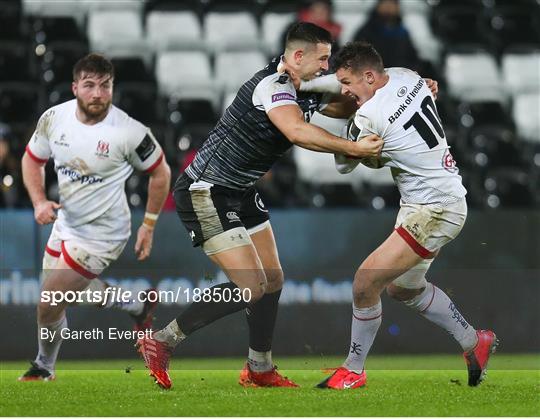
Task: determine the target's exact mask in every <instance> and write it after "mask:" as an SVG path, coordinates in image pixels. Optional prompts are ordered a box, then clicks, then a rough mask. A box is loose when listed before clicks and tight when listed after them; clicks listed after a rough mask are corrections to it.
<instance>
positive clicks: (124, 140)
mask: <svg viewBox="0 0 540 419" xmlns="http://www.w3.org/2000/svg"><path fill="white" fill-rule="evenodd" d="M76 108H77V101H76V99H73V100H70V101H68V102H65V103H62V104H60V105H57V106H54V107H52V108H50V109H48V110H47V111H46V112H44V113H43V115H42V116H41V118H40V119H39V122H38V124H37V127H36V131H35V132H34V135H33V136H32V138H31V139H30V141H29V143H28V145H27V146H26V151H27V153H28V155H29V156H30V157H31V158H33V159H34V160H36V161H38V162H40V163H45V162H46V161H47V160H48V159H49V158H51V157H52V158H53V159H54V168H55V171H56V173H57V176H58V191H59V196H60V204H61V205H62V208H61V209H60V210H59V211H58V219H57V221H56V223H57V227H58V231H59V235H60V238H61V239H62V240H67V239H70V238H83V239H91V240H113V241H114V240H126V239H127V238H128V237H129V235H130V230H131V228H130V226H131V214H130V210H129V207H128V203H127V199H126V194H125V191H124V185H125V182H126V180H127V178H128V177H129V176H130V175H131V173H132V172H133V169H138V170H142V171H146V172H151V171H152V170H153V169H154V168H155V167H157V166H158V165H159V163H160V162H161V160H162V159H163V153H162V151H161V147H160V146H159V144H158V143H157V141H156V139H155V138H154V136H153V135H152V133H151V132H150V130H149V129H148V128H147V127H145V126H144V125H143V124H141V123H140V122H138V121H136V120H134V119H133V118H131V117H129V116H128V115H127V114H126V113H125V112H123V111H122V110H120V109H118V108H117V107H115V106H111V108H110V110H109V113H108V114H107V116H106V117H105V119H104V120H103V121H101V122H99V123H97V124H95V125H86V124H83V123H82V122H80V121H79V120H78V119H77V117H76V116H75V111H76Z"/></svg>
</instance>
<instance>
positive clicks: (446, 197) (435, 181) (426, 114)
mask: <svg viewBox="0 0 540 419" xmlns="http://www.w3.org/2000/svg"><path fill="white" fill-rule="evenodd" d="M386 73H387V74H388V76H389V80H388V82H387V83H386V85H385V86H383V87H382V88H380V89H378V90H377V91H376V92H375V95H374V96H373V97H372V98H371V99H369V100H368V101H367V102H365V103H364V104H363V105H362V106H361V107H360V108H359V109H358V110H357V111H356V115H355V117H354V125H355V126H356V127H355V126H351V129H350V130H349V135H351V134H352V135H353V136H354V137H355V138H354V139H355V140H356V139H359V138H362V137H365V136H366V135H369V134H377V135H378V136H379V137H381V138H382V139H383V140H384V146H383V149H382V153H381V159H380V163H381V164H382V165H383V166H386V167H390V169H391V172H392V176H393V178H394V181H395V183H396V186H397V187H398V189H399V192H400V194H401V198H402V200H403V201H404V202H405V203H410V204H428V203H450V202H455V201H457V200H458V199H460V198H462V197H464V196H465V194H466V193H467V191H466V189H465V188H464V187H463V184H462V182H461V176H460V175H459V173H458V168H457V166H456V163H455V161H454V159H453V158H452V155H451V154H450V147H449V146H448V143H447V142H446V137H445V134H444V130H443V128H442V125H441V121H440V119H439V116H438V113H437V109H436V107H435V104H434V100H433V96H432V94H431V91H430V90H429V88H428V87H427V85H426V81H425V80H424V79H423V78H421V77H420V76H419V75H418V74H417V73H415V72H414V71H411V70H408V69H405V68H388V69H386ZM349 138H350V139H353V138H351V137H349Z"/></svg>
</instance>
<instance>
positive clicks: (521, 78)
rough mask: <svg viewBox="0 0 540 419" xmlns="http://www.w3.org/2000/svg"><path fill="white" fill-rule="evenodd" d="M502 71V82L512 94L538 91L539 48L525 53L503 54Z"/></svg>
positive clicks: (539, 76)
mask: <svg viewBox="0 0 540 419" xmlns="http://www.w3.org/2000/svg"><path fill="white" fill-rule="evenodd" d="M502 73H503V78H504V84H505V86H506V88H507V90H508V93H509V94H511V95H512V96H513V95H515V94H518V93H526V92H529V93H531V92H535V91H536V92H540V50H537V51H536V52H529V53H527V54H514V53H507V54H504V55H503V56H502Z"/></svg>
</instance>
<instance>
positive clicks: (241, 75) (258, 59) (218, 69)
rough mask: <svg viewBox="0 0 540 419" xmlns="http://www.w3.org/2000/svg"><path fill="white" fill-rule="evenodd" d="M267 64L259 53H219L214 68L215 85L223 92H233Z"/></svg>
mask: <svg viewBox="0 0 540 419" xmlns="http://www.w3.org/2000/svg"><path fill="white" fill-rule="evenodd" d="M267 64H268V63H267V60H266V57H265V56H264V55H263V54H262V53H261V52H259V51H242V52H227V51H225V52H219V53H217V55H216V57H215V66H214V67H215V73H216V81H217V84H218V86H219V87H220V88H221V89H222V90H223V91H224V92H235V91H237V90H238V89H239V88H240V86H242V84H244V83H245V82H246V81H247V80H249V79H250V78H251V77H253V75H254V74H255V73H256V72H257V71H259V70H262V69H263V68H264V67H265V66H266V65H267Z"/></svg>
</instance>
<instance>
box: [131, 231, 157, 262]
mask: <svg viewBox="0 0 540 419" xmlns="http://www.w3.org/2000/svg"><path fill="white" fill-rule="evenodd" d="M153 239H154V229H153V228H149V227H147V226H145V225H144V224H143V225H141V226H140V227H139V230H138V231H137V242H136V243H135V254H136V255H137V260H145V259H146V258H147V257H148V256H150V252H151V251H152V241H153Z"/></svg>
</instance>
